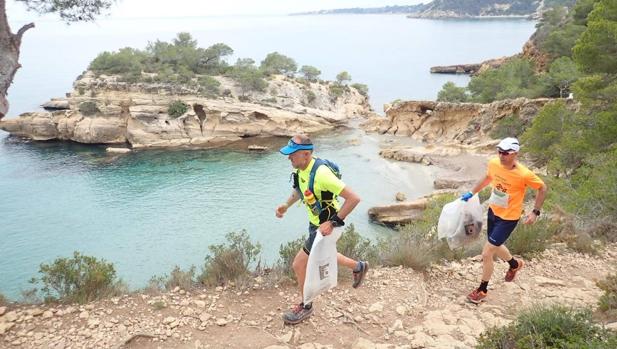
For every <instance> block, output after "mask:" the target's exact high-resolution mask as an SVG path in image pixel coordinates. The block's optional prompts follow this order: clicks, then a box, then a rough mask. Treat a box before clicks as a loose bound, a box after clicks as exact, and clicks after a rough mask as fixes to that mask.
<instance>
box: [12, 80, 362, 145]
mask: <svg viewBox="0 0 617 349" xmlns="http://www.w3.org/2000/svg"><path fill="white" fill-rule="evenodd" d="M216 79H217V80H219V82H220V83H221V90H222V91H225V92H224V93H223V96H220V97H208V96H205V95H203V94H200V93H199V92H198V90H197V89H192V88H191V87H190V86H183V85H177V84H165V83H127V82H122V81H119V80H118V78H117V77H115V76H105V75H101V76H98V77H97V76H95V75H94V73H92V72H90V71H88V72H86V73H84V74H83V75H82V76H81V77H79V78H78V79H77V80H76V81H75V83H74V85H73V87H74V89H73V91H72V92H70V93H69V94H67V96H68V97H67V98H65V99H54V100H52V101H51V102H48V103H47V104H46V107H47V108H48V109H49V110H50V111H40V112H31V113H25V114H22V115H20V116H19V117H18V118H16V119H4V120H0V129H3V130H5V131H7V132H9V133H11V134H12V135H14V136H19V137H25V138H29V139H32V140H55V139H57V140H67V141H75V142H79V143H89V144H117V143H128V144H129V145H130V146H131V147H133V148H144V147H178V146H189V147H214V146H222V145H226V144H230V143H233V142H235V141H238V140H241V139H244V138H248V137H267V136H290V135H293V134H294V133H297V132H300V131H302V132H307V133H317V132H321V131H326V130H330V129H333V128H336V127H338V126H340V125H342V124H345V123H346V122H347V121H348V120H349V119H350V118H354V117H358V116H360V117H365V116H367V115H369V114H371V113H372V111H371V108H370V105H369V103H368V97H366V96H365V95H363V94H361V93H360V92H358V91H357V90H356V89H355V88H353V87H344V88H343V89H341V90H342V94H341V95H340V96H338V97H335V96H333V95H332V94H331V92H330V91H331V90H330V87H331V86H332V83H329V82H323V81H320V82H306V81H305V82H300V81H298V80H295V79H292V78H288V77H285V76H273V77H272V78H271V79H269V80H268V87H267V88H266V89H265V91H264V92H254V91H253V92H250V91H242V89H241V88H240V87H239V86H236V84H235V83H234V82H233V80H231V79H228V78H225V77H216ZM341 90H339V91H341ZM177 101H181V102H182V103H184V104H185V105H186V112H184V113H182V115H179V116H176V117H174V116H171V115H170V113H169V106H170V104H171V103H173V102H177Z"/></svg>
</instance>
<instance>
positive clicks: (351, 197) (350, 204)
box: [319, 186, 360, 236]
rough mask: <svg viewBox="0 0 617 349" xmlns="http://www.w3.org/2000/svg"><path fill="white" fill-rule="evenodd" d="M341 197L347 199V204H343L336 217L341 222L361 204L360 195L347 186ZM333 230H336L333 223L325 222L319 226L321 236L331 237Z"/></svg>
mask: <svg viewBox="0 0 617 349" xmlns="http://www.w3.org/2000/svg"><path fill="white" fill-rule="evenodd" d="M339 196H340V197H342V198H343V199H345V202H343V206H341V209H340V210H339V211H338V213H337V214H336V216H337V217H338V218H340V219H341V220H344V219H345V218H347V216H348V215H349V214H350V213H351V211H352V210H353V209H354V208H355V207H356V206H357V205H358V203H359V202H360V197H359V196H358V194H356V193H354V192H353V191H352V190H351V188H349V187H347V186H345V188H343V191H341V193H340V194H339ZM332 229H334V225H333V224H332V221H326V222H323V223H321V225H320V226H319V230H320V231H321V234H322V235H324V236H326V235H330V234H331V233H332Z"/></svg>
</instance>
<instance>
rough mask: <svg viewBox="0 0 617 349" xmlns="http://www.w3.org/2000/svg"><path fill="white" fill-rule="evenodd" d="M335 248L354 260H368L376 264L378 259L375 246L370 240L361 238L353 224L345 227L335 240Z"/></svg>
mask: <svg viewBox="0 0 617 349" xmlns="http://www.w3.org/2000/svg"><path fill="white" fill-rule="evenodd" d="M336 249H337V251H338V252H340V253H342V254H343V255H345V256H347V257H349V258H352V259H355V260H363V261H369V262H371V263H372V264H377V262H378V261H379V252H378V251H377V247H376V246H375V245H373V244H372V243H371V240H369V239H367V238H363V237H362V236H361V235H360V234H359V233H358V232H357V231H356V228H355V227H354V225H353V224H350V225H349V226H348V227H347V228H345V231H344V232H343V234H342V235H341V237H340V238H339V240H338V241H337V242H336Z"/></svg>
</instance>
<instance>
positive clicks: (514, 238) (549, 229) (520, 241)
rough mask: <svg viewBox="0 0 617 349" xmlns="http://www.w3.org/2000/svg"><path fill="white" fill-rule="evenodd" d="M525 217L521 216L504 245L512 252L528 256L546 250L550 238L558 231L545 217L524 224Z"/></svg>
mask: <svg viewBox="0 0 617 349" xmlns="http://www.w3.org/2000/svg"><path fill="white" fill-rule="evenodd" d="M525 219H526V216H525V215H524V216H523V217H521V220H520V221H519V223H518V225H517V226H516V229H515V230H514V231H513V232H512V235H510V238H508V241H507V243H506V245H507V246H508V249H509V250H510V252H511V253H512V254H514V255H520V256H523V257H526V258H529V257H532V256H535V255H537V254H538V253H540V252H542V251H544V250H546V248H547V247H548V245H549V243H550V242H551V238H552V237H553V236H555V234H556V233H557V232H558V226H557V225H555V224H553V223H551V222H549V221H548V220H547V219H538V220H537V221H536V222H535V223H534V224H524V223H523V222H524V220H525Z"/></svg>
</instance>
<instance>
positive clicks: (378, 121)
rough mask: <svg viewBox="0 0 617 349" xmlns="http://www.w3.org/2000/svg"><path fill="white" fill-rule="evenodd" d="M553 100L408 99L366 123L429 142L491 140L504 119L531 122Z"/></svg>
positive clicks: (374, 128)
mask: <svg viewBox="0 0 617 349" xmlns="http://www.w3.org/2000/svg"><path fill="white" fill-rule="evenodd" d="M551 101H553V99H549V98H538V99H527V98H517V99H511V100H502V101H497V102H493V103H489V104H480V103H448V102H433V101H406V102H399V103H396V104H394V105H392V106H386V108H385V112H386V117H385V118H383V117H372V118H370V119H369V120H368V121H367V122H366V123H364V124H363V125H362V127H363V128H364V129H365V130H367V131H369V132H379V133H389V134H394V135H400V136H410V137H413V138H414V139H418V140H421V141H423V142H424V143H425V144H435V143H437V142H439V144H440V145H444V144H477V143H481V142H486V141H489V140H490V137H488V133H489V132H490V131H491V130H493V128H494V127H495V126H496V124H497V123H498V122H499V121H500V120H502V119H504V118H508V117H512V116H516V117H518V118H520V119H521V120H523V122H530V121H531V120H532V119H533V118H534V117H535V116H536V115H537V113H538V111H539V110H540V109H541V108H542V107H543V106H544V105H545V104H547V103H550V102H551ZM571 107H573V108H574V107H575V106H574V105H573V104H572V105H571Z"/></svg>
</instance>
